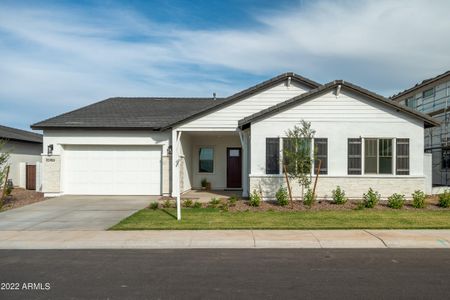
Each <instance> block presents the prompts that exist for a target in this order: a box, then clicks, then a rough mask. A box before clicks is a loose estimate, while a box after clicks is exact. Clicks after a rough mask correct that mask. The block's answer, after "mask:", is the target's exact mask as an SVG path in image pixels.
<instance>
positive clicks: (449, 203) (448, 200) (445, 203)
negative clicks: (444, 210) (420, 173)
mask: <svg viewBox="0 0 450 300" xmlns="http://www.w3.org/2000/svg"><path fill="white" fill-rule="evenodd" d="M438 205H439V206H440V207H450V192H449V191H445V192H444V193H443V194H440V195H439V204H438Z"/></svg>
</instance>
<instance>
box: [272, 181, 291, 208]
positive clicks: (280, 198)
mask: <svg viewBox="0 0 450 300" xmlns="http://www.w3.org/2000/svg"><path fill="white" fill-rule="evenodd" d="M275 198H276V199H277V204H278V205H279V206H286V205H288V203H289V199H288V192H287V189H286V188H285V187H282V186H280V188H279V189H278V191H277V193H276V194H275Z"/></svg>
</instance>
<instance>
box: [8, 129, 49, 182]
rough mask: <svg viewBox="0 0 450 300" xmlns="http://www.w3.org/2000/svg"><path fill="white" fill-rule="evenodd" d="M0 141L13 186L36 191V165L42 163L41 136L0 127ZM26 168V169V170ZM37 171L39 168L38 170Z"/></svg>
mask: <svg viewBox="0 0 450 300" xmlns="http://www.w3.org/2000/svg"><path fill="white" fill-rule="evenodd" d="M0 139H1V140H4V141H6V145H5V148H4V149H3V150H4V151H6V152H8V153H9V160H8V165H9V168H10V169H9V176H8V179H10V180H12V182H13V185H14V186H19V187H23V188H26V187H27V181H28V188H30V189H36V175H38V174H37V173H39V172H36V165H39V164H40V162H41V161H42V157H41V154H42V139H43V138H42V135H41V134H38V133H34V132H29V131H25V130H21V129H17V128H11V127H7V126H1V125H0ZM27 166H28V168H27ZM38 170H39V168H38Z"/></svg>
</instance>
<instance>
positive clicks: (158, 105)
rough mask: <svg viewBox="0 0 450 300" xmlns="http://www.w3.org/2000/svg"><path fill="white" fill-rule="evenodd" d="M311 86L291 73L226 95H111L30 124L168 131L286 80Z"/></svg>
mask: <svg viewBox="0 0 450 300" xmlns="http://www.w3.org/2000/svg"><path fill="white" fill-rule="evenodd" d="M289 77H290V78H291V80H293V81H296V82H299V83H302V84H304V85H306V86H308V87H310V88H316V87H318V86H320V84H319V83H317V82H315V81H312V80H310V79H308V78H305V77H302V76H300V75H298V74H295V73H292V72H288V73H283V74H281V75H278V76H276V77H273V78H271V79H269V80H266V81H264V82H262V83H260V84H257V85H255V86H252V87H250V88H248V89H245V90H243V91H241V92H239V93H236V94H234V95H231V96H229V97H227V98H221V99H216V100H213V99H211V98H109V99H106V100H103V101H100V102H97V103H94V104H92V105H88V106H85V107H82V108H80V109H77V110H74V111H71V112H68V113H65V114H62V115H59V116H56V117H53V118H50V119H47V120H44V121H41V122H39V123H36V124H33V125H31V128H33V129H46V128H105V129H106V128H151V129H154V130H160V129H161V130H165V129H168V128H170V127H172V126H174V125H178V124H180V123H182V122H186V121H188V120H191V119H193V118H197V117H199V116H201V115H204V114H207V113H210V112H212V111H214V110H216V109H219V108H221V107H224V106H226V105H230V104H232V103H235V102H237V101H239V100H241V99H242V98H245V97H248V96H250V95H252V94H255V93H257V92H259V91H262V90H264V89H266V88H269V87H271V86H273V85H275V84H278V83H280V82H283V81H285V80H287V78H289Z"/></svg>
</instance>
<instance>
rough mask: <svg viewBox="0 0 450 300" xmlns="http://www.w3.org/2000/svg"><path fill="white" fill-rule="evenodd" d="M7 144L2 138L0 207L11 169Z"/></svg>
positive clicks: (0, 206)
mask: <svg viewBox="0 0 450 300" xmlns="http://www.w3.org/2000/svg"><path fill="white" fill-rule="evenodd" d="M5 146H6V141H4V140H0V190H2V192H1V193H0V209H1V208H2V206H3V198H4V197H5V195H6V189H5V180H6V178H7V172H8V171H9V167H8V166H7V162H8V159H9V152H8V151H6V150H5Z"/></svg>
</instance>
